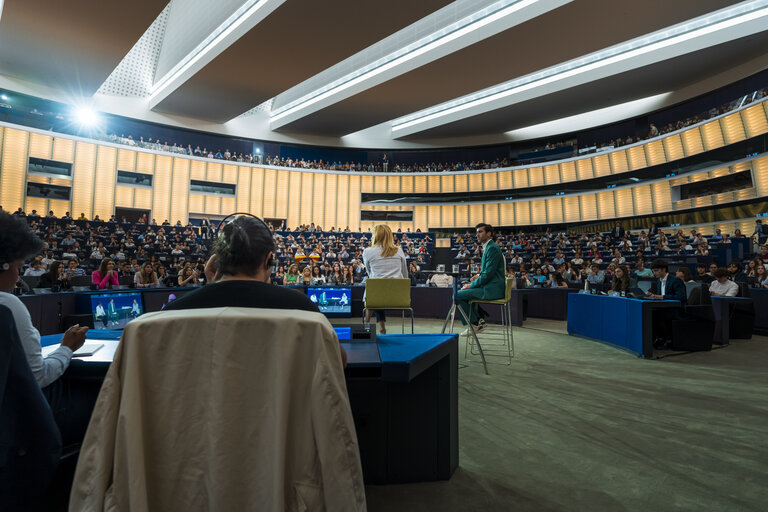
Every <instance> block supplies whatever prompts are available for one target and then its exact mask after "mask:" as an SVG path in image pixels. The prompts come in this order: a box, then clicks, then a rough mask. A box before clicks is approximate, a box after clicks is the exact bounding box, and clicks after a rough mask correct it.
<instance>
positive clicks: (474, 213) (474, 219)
mask: <svg viewBox="0 0 768 512" xmlns="http://www.w3.org/2000/svg"><path fill="white" fill-rule="evenodd" d="M481 222H485V213H484V212H483V205H482V204H471V205H469V224H468V225H469V226H477V225H478V224H480V223H481ZM489 224H491V223H490V222H489ZM491 226H493V224H491Z"/></svg>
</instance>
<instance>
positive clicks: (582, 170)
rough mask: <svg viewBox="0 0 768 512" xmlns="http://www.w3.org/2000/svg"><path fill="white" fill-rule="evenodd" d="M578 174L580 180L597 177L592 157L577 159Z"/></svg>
mask: <svg viewBox="0 0 768 512" xmlns="http://www.w3.org/2000/svg"><path fill="white" fill-rule="evenodd" d="M576 176H578V177H579V179H580V180H589V179H592V178H594V177H595V171H594V170H593V169H592V159H591V158H583V159H581V160H576Z"/></svg>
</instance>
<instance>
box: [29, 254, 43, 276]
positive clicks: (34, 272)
mask: <svg viewBox="0 0 768 512" xmlns="http://www.w3.org/2000/svg"><path fill="white" fill-rule="evenodd" d="M43 274H45V269H44V268H43V263H42V261H41V259H40V258H35V259H33V260H32V261H31V262H30V263H29V268H28V269H27V270H25V271H24V275H25V276H41V275H43Z"/></svg>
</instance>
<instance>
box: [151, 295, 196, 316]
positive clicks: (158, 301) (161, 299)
mask: <svg viewBox="0 0 768 512" xmlns="http://www.w3.org/2000/svg"><path fill="white" fill-rule="evenodd" d="M191 291H192V290H151V291H144V307H145V312H147V313H152V312H154V311H162V310H163V309H165V306H166V305H167V304H168V303H169V302H171V301H174V300H176V299H180V298H182V297H183V296H185V295H186V294H188V293H190V292H191Z"/></svg>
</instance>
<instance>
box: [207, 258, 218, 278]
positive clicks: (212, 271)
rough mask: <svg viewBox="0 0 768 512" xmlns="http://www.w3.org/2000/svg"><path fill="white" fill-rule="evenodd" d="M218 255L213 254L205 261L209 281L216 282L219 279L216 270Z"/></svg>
mask: <svg viewBox="0 0 768 512" xmlns="http://www.w3.org/2000/svg"><path fill="white" fill-rule="evenodd" d="M215 260H216V255H215V254H214V255H212V256H211V257H210V258H208V261H207V262H206V263H205V278H206V280H207V281H208V282H209V283H215V282H216V281H217V280H218V279H219V274H218V273H217V272H216V264H215Z"/></svg>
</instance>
